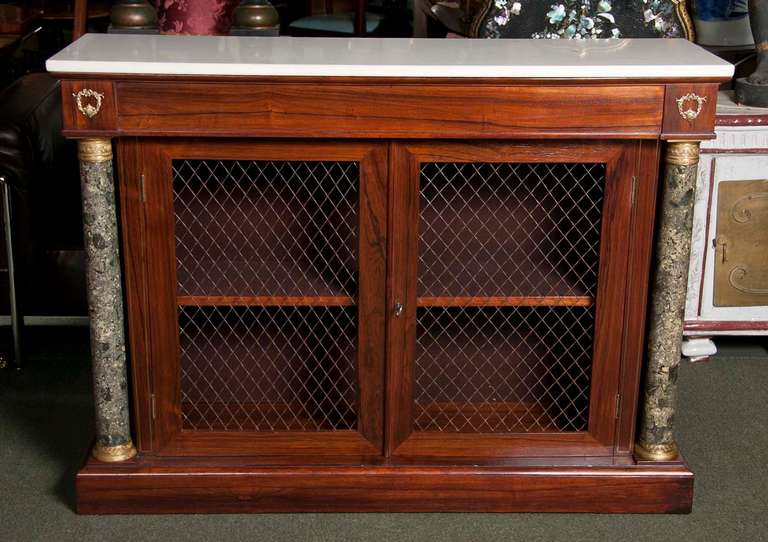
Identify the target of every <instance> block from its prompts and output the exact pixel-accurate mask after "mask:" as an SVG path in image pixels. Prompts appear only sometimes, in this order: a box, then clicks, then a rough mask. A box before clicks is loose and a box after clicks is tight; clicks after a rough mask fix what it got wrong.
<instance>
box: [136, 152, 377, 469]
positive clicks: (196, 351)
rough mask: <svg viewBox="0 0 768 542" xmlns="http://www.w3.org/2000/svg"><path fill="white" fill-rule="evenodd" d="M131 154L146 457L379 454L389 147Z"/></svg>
mask: <svg viewBox="0 0 768 542" xmlns="http://www.w3.org/2000/svg"><path fill="white" fill-rule="evenodd" d="M142 158H143V160H144V161H145V163H146V164H148V165H147V167H145V168H144V169H145V170H146V173H145V175H146V178H145V183H146V193H147V198H146V199H147V203H146V211H147V224H148V227H147V240H148V260H149V261H148V265H149V266H150V270H149V272H148V275H149V277H150V286H149V293H150V300H149V303H148V307H149V310H150V311H152V312H151V314H150V316H149V321H150V334H151V343H152V348H151V357H152V367H153V371H154V386H155V390H156V391H155V395H156V415H157V417H158V419H157V423H156V426H157V430H156V431H155V442H156V445H157V449H158V451H159V452H160V453H164V454H170V455H175V454H185V455H186V454H191V455H194V454H198V453H199V454H205V455H210V454H221V455H233V454H237V455H239V454H245V455H254V456H271V455H280V456H282V457H285V456H291V455H307V456H315V457H320V456H349V455H353V456H362V455H379V454H381V450H382V433H383V430H382V409H383V397H382V389H383V378H384V365H383V357H384V303H385V299H384V291H385V277H384V269H385V247H386V229H385V226H386V170H385V168H383V167H380V166H381V165H382V164H385V163H386V148H385V147H381V146H379V145H375V144H373V145H370V144H357V143H352V144H305V143H280V144H269V143H262V142H259V143H244V144H236V145H233V144H232V143H231V142H229V143H228V144H226V145H224V144H221V143H218V142H198V141H195V142H183V141H175V142H172V143H163V144H161V145H156V144H153V145H147V144H145V145H142ZM149 164H151V165H149Z"/></svg>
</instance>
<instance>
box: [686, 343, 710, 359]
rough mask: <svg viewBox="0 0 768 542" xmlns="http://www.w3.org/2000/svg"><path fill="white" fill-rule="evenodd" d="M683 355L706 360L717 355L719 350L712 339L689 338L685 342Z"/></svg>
mask: <svg viewBox="0 0 768 542" xmlns="http://www.w3.org/2000/svg"><path fill="white" fill-rule="evenodd" d="M682 354H683V355H684V356H685V357H687V358H691V359H696V358H706V357H709V356H714V355H715V354H717V348H716V347H715V343H714V342H712V340H711V339H707V338H689V339H685V340H684V341H683V348H682Z"/></svg>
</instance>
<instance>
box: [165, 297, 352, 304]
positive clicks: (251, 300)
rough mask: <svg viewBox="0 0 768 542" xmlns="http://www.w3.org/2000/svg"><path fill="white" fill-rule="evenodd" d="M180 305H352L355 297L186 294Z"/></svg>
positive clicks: (178, 299) (179, 302) (179, 298)
mask: <svg viewBox="0 0 768 542" xmlns="http://www.w3.org/2000/svg"><path fill="white" fill-rule="evenodd" d="M176 301H177V303H178V304H179V306H182V307H187V306H195V305H200V306H210V307H227V306H229V307H250V306H255V307H291V306H293V307H322V306H329V307H350V306H354V305H355V304H356V303H355V298H353V297H351V296H317V297H312V296H221V295H211V296H199V295H194V296H192V295H184V296H178V297H177V298H176Z"/></svg>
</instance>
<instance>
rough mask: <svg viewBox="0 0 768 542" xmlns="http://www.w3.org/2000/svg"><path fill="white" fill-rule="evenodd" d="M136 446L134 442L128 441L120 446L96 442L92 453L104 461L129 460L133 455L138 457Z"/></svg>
mask: <svg viewBox="0 0 768 542" xmlns="http://www.w3.org/2000/svg"><path fill="white" fill-rule="evenodd" d="M137 453H138V452H137V451H136V447H135V446H134V445H133V442H130V441H129V442H127V443H125V444H120V445H118V446H100V445H99V444H96V446H94V447H93V451H92V452H91V454H92V455H93V457H95V458H96V459H98V460H99V461H103V462H104V463H117V462H119V461H127V460H128V459H131V458H133V457H136V454H137Z"/></svg>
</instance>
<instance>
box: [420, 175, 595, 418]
mask: <svg viewBox="0 0 768 542" xmlns="http://www.w3.org/2000/svg"><path fill="white" fill-rule="evenodd" d="M420 182H421V197H420V199H421V201H420V224H419V232H420V233H419V235H420V237H419V243H420V248H419V276H418V295H419V297H420V298H421V299H422V300H425V299H426V298H432V299H431V301H430V302H429V304H428V305H430V306H423V307H420V308H419V309H418V311H417V331H416V334H417V338H416V358H415V388H414V399H415V411H414V412H415V423H414V425H415V429H416V430H417V431H442V432H475V433H529V432H552V431H554V432H563V431H584V430H586V429H587V423H588V418H589V412H588V411H589V390H590V374H591V363H592V349H593V340H594V338H593V335H594V303H593V301H594V296H595V293H596V291H597V275H598V266H599V252H600V228H601V214H602V204H603V189H604V184H605V165H604V164H584V163H579V164H564V163H537V164H532V163H425V164H422V166H421V181H420ZM435 298H444V299H445V301H446V302H447V301H448V300H451V303H446V304H447V305H457V306H440V305H441V304H443V303H442V302H441V300H440V299H435ZM466 298H474V299H475V300H478V299H483V298H502V300H500V301H503V300H506V299H509V298H529V299H530V298H537V301H536V303H541V304H542V305H541V306H523V305H522V304H521V303H522V302H523V301H524V299H520V301H519V302H518V301H515V303H517V306H515V305H513V306H503V304H504V303H501V305H498V306H494V305H493V302H492V300H490V299H486V300H485V301H484V302H483V303H482V304H484V305H486V306H482V307H472V306H461V305H462V302H461V299H466ZM550 298H551V299H550ZM469 305H471V303H470V304H469Z"/></svg>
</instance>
